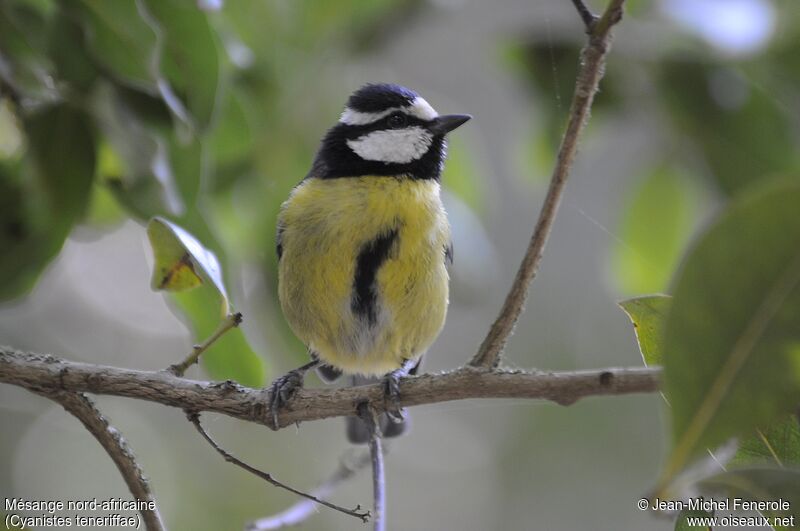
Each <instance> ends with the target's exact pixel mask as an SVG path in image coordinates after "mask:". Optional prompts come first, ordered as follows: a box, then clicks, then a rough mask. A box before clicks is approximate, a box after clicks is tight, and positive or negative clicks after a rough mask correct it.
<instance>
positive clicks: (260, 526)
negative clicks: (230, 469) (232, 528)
mask: <svg viewBox="0 0 800 531" xmlns="http://www.w3.org/2000/svg"><path fill="white" fill-rule="evenodd" d="M371 462H372V459H371V455H370V453H369V452H360V453H359V454H358V456H357V457H355V458H354V459H351V460H348V459H346V458H342V459H341V460H340V461H339V467H338V468H337V469H336V471H335V472H334V473H333V474H332V475H331V477H329V478H328V479H327V480H325V482H324V483H322V484H321V485H320V486H319V487H317V488H316V489H314V490H313V491H311V494H313V495H314V496H315V497H317V498H320V499H327V498H328V497H329V496H330V495H331V493H332V492H333V491H334V490H335V489H336V487H338V486H339V484H341V483H343V482H345V481H347V480H348V479H350V478H351V477H353V476H354V475H355V474H356V473H357V472H358V471H359V470H361V469H362V468H364V467H365V466H367V465H369V464H370V463H371ZM316 509H317V504H316V503H315V502H313V501H311V500H306V499H303V500H300V501H298V502H297V503H295V504H294V505H292V506H291V507H289V508H288V509H286V510H285V511H281V512H280V513H278V514H274V515H272V516H267V517H265V518H259V519H258V520H256V521H255V522H252V523H250V525H248V526H247V528H246V530H247V531H274V530H275V529H283V528H284V527H290V526H294V525H298V524H301V523H302V522H304V521H305V520H306V519H307V518H308V517H309V516H311V515H312V514H314V513H315V512H316Z"/></svg>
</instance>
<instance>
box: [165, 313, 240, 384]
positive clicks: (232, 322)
mask: <svg viewBox="0 0 800 531" xmlns="http://www.w3.org/2000/svg"><path fill="white" fill-rule="evenodd" d="M240 324H242V314H241V312H236V313H231V314H228V315H227V316H226V317H225V319H223V321H222V322H221V323H220V324H219V326H218V327H217V329H216V330H214V333H213V334H211V336H210V337H209V338H208V339H206V340H205V341H203V342H202V343H201V344H199V345H195V346H194V347H193V348H192V352H191V354H189V355H188V356H186V359H184V360H183V361H182V362H180V363H176V364H175V365H170V366H169V367H167V371H168V372H171V373H172V374H174V375H175V376H183V374H184V373H185V372H186V369H188V368H189V367H191V366H192V365H194V364H195V363H197V360H198V359H199V358H200V354H202V353H203V352H205V351H206V350H208V349H209V347H211V345H213V344H214V342H216V341H217V340H218V339H219V338H220V337H222V336H223V335H224V334H225V332H227V331H228V330H230V329H232V328H236V327H237V326H239V325H240Z"/></svg>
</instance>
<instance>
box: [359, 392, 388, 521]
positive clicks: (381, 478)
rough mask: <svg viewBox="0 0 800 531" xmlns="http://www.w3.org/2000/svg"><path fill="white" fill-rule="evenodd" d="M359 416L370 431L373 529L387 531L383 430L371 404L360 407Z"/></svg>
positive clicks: (361, 404)
mask: <svg viewBox="0 0 800 531" xmlns="http://www.w3.org/2000/svg"><path fill="white" fill-rule="evenodd" d="M358 416H359V417H360V418H361V420H363V421H364V424H366V426H367V430H368V431H369V455H370V457H371V459H372V497H373V500H374V501H373V504H372V508H373V510H374V511H375V518H374V519H373V524H372V526H373V527H372V529H373V530H374V531H386V472H385V470H384V468H383V445H382V444H381V430H380V428H379V427H378V423H377V422H375V413H374V412H373V411H372V408H370V404H369V402H361V403H360V404H359V405H358Z"/></svg>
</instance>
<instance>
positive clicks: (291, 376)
mask: <svg viewBox="0 0 800 531" xmlns="http://www.w3.org/2000/svg"><path fill="white" fill-rule="evenodd" d="M318 363H319V361H317V360H314V361H312V362H310V363H307V364H305V365H303V366H302V367H298V368H297V369H293V370H291V371H289V372H287V373H286V374H284V375H283V376H281V377H280V378H278V379H276V380H275V381H274V382H272V385H270V388H269V389H270V393H269V409H270V411H271V412H272V425H273V427H274V428H275V429H278V426H279V424H278V415H279V413H280V411H281V409H283V408H285V407H286V405H287V404H288V403H289V402H290V401H291V400H292V398H294V395H296V394H297V391H299V390H300V389H302V388H303V382H304V380H305V376H306V372H308V370H309V369H311V368H313V367H315V366H316V365H317V364H318Z"/></svg>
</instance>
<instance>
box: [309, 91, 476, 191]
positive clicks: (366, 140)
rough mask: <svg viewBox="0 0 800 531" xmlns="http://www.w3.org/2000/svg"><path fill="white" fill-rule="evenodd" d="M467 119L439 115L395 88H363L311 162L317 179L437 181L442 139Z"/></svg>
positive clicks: (442, 155) (443, 150) (444, 147)
mask: <svg viewBox="0 0 800 531" xmlns="http://www.w3.org/2000/svg"><path fill="white" fill-rule="evenodd" d="M470 118H471V116H469V115H468V114H448V115H439V114H438V113H437V112H436V111H435V110H433V107H431V106H430V104H429V103H428V102H427V101H425V99H424V98H422V97H421V96H419V95H418V94H417V93H416V92H414V91H413V90H410V89H407V88H405V87H401V86H399V85H392V84H383V83H382V84H368V85H364V86H363V87H361V88H360V89H358V90H357V91H356V92H354V93H353V94H352V95H351V96H350V99H349V100H348V101H347V106H346V107H345V109H344V112H342V115H341V118H340V119H339V122H338V123H337V124H336V125H335V126H334V127H332V128H331V129H330V130H329V131H328V133H327V134H326V135H325V138H324V139H323V141H322V147H321V148H320V152H319V154H318V158H317V162H318V163H320V164H321V169H322V176H323V177H348V176H349V177H356V176H359V175H408V176H410V177H412V178H415V179H438V178H439V176H440V174H441V170H442V165H443V164H444V159H445V156H446V152H447V144H446V142H445V139H444V137H445V135H446V134H447V133H449V132H450V131H452V130H453V129H455V128H457V127H458V126H460V125H462V124H463V123H465V122H466V121H467V120H469V119H470Z"/></svg>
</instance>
